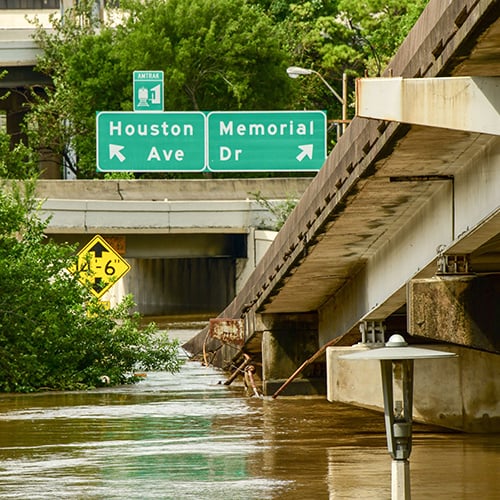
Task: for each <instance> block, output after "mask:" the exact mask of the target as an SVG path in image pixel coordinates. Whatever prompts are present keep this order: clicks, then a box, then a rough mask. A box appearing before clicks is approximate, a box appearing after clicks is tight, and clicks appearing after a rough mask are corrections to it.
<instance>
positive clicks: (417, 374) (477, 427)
mask: <svg viewBox="0 0 500 500" xmlns="http://www.w3.org/2000/svg"><path fill="white" fill-rule="evenodd" d="M419 347H428V348H431V349H437V350H442V351H448V352H454V353H456V354H458V357H457V358H451V359H438V360H436V359H430V360H417V361H415V367H414V395H413V399H414V401H413V417H414V419H415V420H416V421H420V422H424V423H428V424H434V425H440V426H443V427H448V428H452V429H458V430H462V431H467V432H500V363H499V355H497V354H492V353H487V352H482V351H477V350H474V349H468V348H465V347H458V346H453V347H452V346H443V345H439V346H436V345H432V346H419ZM361 349H366V347H329V348H327V360H326V361H327V398H328V400H329V401H340V402H343V403H349V404H353V405H356V406H361V407H365V408H371V409H377V410H381V411H383V397H382V383H381V375H380V363H379V361H366V360H362V361H357V360H356V361H354V360H345V359H340V356H342V355H345V354H347V353H351V352H356V351H359V350H361Z"/></svg>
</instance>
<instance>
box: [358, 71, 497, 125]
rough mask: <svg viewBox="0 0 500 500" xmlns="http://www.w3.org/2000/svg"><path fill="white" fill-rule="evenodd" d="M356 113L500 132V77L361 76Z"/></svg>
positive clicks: (388, 118) (397, 120)
mask: <svg viewBox="0 0 500 500" xmlns="http://www.w3.org/2000/svg"><path fill="white" fill-rule="evenodd" d="M356 114H357V115H358V116H361V117H363V118H376V119H379V120H388V121H396V122H402V123H410V124H415V125H425V126H430V127H442V128H448V129H453V130H464V131H468V132H480V133H484V134H492V135H500V77H468V76H467V77H450V78H401V77H396V78H360V79H358V80H357V82H356Z"/></svg>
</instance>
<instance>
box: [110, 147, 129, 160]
mask: <svg viewBox="0 0 500 500" xmlns="http://www.w3.org/2000/svg"><path fill="white" fill-rule="evenodd" d="M124 147H125V146H120V145H118V144H110V145H109V159H110V160H111V159H112V158H114V157H115V156H116V157H117V158H118V159H119V160H120V161H124V160H125V155H124V154H122V152H121V150H122V149H123V148H124Z"/></svg>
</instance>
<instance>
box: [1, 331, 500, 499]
mask: <svg viewBox="0 0 500 500" xmlns="http://www.w3.org/2000/svg"><path fill="white" fill-rule="evenodd" d="M185 333H186V332H181V334H184V335H185ZM223 380H224V377H223V375H222V374H221V373H220V372H218V371H216V370H214V369H211V368H206V367H203V366H201V365H200V364H199V363H197V362H189V363H187V364H186V365H185V366H184V367H183V369H182V371H181V372H180V373H178V374H175V375H171V374H167V373H150V374H149V375H148V377H147V378H146V379H145V380H144V381H142V382H140V383H139V384H137V385H134V386H125V387H119V388H104V389H98V390H95V391H89V392H65V393H44V394H32V395H0V498H2V499H29V500H31V499H82V500H84V499H121V500H123V499H144V500H146V499H172V500H182V499H193V500H205V499H210V500H219V499H221V500H237V499H245V500H253V499H255V500H257V499H287V500H308V499H311V500H321V499H329V500H332V499H388V498H390V468H391V463H390V457H389V455H388V453H387V448H386V441H385V434H384V427H383V425H384V423H383V416H382V415H381V414H378V413H372V412H369V411H365V410H359V409H355V408H352V407H349V406H346V405H341V404H331V403H328V402H326V401H325V400H324V398H278V399H277V400H272V399H267V398H266V399H259V398H249V397H246V396H245V395H244V390H243V388H242V387H238V386H235V387H232V386H231V387H227V386H224V385H223V384H221V383H220V382H221V381H223ZM415 431H416V432H415V437H414V446H413V452H412V455H411V459H410V464H411V465H410V466H411V482H412V498H413V500H415V499H417V500H418V499H422V500H424V499H425V500H428V499H450V500H459V499H463V500H465V499H467V500H476V499H479V498H480V499H482V500H490V499H491V500H494V499H500V486H499V484H500V482H499V479H498V471H499V470H500V436H498V435H493V436H492V435H489V436H488V435H466V434H460V433H451V432H435V430H430V429H429V428H425V427H420V426H417V427H416V429H415Z"/></svg>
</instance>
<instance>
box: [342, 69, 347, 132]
mask: <svg viewBox="0 0 500 500" xmlns="http://www.w3.org/2000/svg"><path fill="white" fill-rule="evenodd" d="M346 127H347V75H346V74H345V73H342V134H344V132H345V129H346Z"/></svg>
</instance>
